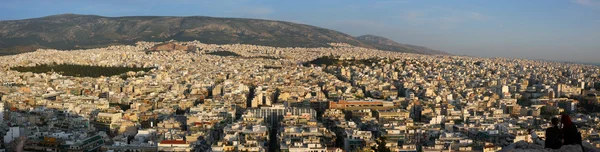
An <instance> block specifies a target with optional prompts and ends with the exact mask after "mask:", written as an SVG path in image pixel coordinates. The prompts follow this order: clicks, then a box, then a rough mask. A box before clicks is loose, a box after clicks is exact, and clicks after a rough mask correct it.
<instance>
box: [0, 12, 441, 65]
mask: <svg viewBox="0 0 600 152" xmlns="http://www.w3.org/2000/svg"><path fill="white" fill-rule="evenodd" d="M168 40H177V41H192V40H198V41H200V42H202V43H209V44H233V43H242V44H256V45H265V46H275V47H328V46H329V45H328V43H331V42H341V43H348V44H351V45H355V46H360V47H366V48H377V47H378V46H377V47H376V46H371V45H369V44H365V43H364V41H359V40H358V39H356V38H354V37H352V36H350V35H348V34H344V33H341V32H337V31H334V30H329V29H324V28H319V27H315V26H310V25H304V24H296V23H291V22H283V21H270V20H260V19H240V18H214V17H203V16H192V17H159V16H131V17H103V16H95V15H77V14H62V15H53V16H47V17H42V18H34V19H25V20H10V21H0V55H11V54H18V53H23V52H30V51H35V50H36V49H38V48H56V49H82V48H95V47H104V46H108V45H114V44H133V43H135V42H137V41H155V42H156V41H168ZM380 48H381V47H380ZM384 50H387V49H384ZM391 51H398V50H391ZM411 51H413V52H412V53H422V54H430V53H427V52H418V51H414V50H411Z"/></svg>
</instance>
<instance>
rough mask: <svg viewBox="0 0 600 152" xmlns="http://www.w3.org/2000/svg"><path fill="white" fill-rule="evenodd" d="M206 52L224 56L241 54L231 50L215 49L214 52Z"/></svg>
mask: <svg viewBox="0 0 600 152" xmlns="http://www.w3.org/2000/svg"><path fill="white" fill-rule="evenodd" d="M207 54H210V55H216V56H225V57H227V56H232V57H238V56H241V55H239V54H237V53H235V52H231V51H215V52H210V53H207Z"/></svg>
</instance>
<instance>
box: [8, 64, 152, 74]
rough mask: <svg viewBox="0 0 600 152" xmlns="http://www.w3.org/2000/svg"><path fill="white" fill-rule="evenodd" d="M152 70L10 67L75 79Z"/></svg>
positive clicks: (64, 66) (72, 65)
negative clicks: (52, 73) (52, 72)
mask: <svg viewBox="0 0 600 152" xmlns="http://www.w3.org/2000/svg"><path fill="white" fill-rule="evenodd" d="M151 69H153V68H142V67H107V66H91V65H77V64H58V65H54V64H51V65H46V64H44V65H38V66H33V67H25V66H20V67H12V68H10V70H15V71H19V72H33V73H47V72H51V71H54V72H57V73H60V74H62V75H65V76H75V77H100V76H107V77H109V76H113V75H120V74H123V73H126V72H129V71H145V72H148V71H150V70H151Z"/></svg>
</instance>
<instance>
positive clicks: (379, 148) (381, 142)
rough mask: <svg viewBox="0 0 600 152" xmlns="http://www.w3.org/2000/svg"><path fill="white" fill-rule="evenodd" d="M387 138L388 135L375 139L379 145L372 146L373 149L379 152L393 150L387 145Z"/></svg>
mask: <svg viewBox="0 0 600 152" xmlns="http://www.w3.org/2000/svg"><path fill="white" fill-rule="evenodd" d="M385 140H387V138H386V137H379V139H377V140H376V141H375V142H376V143H377V147H372V149H373V150H375V151H377V152H391V151H392V150H390V148H388V147H386V146H385V145H386V144H387V143H386V142H385Z"/></svg>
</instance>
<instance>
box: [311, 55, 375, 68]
mask: <svg viewBox="0 0 600 152" xmlns="http://www.w3.org/2000/svg"><path fill="white" fill-rule="evenodd" d="M378 62H379V59H374V58H372V59H362V60H340V59H339V57H334V56H324V57H320V58H317V59H315V60H312V61H310V62H306V63H304V66H308V65H311V64H314V65H325V66H330V65H334V66H349V65H368V66H370V65H372V64H373V63H378Z"/></svg>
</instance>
